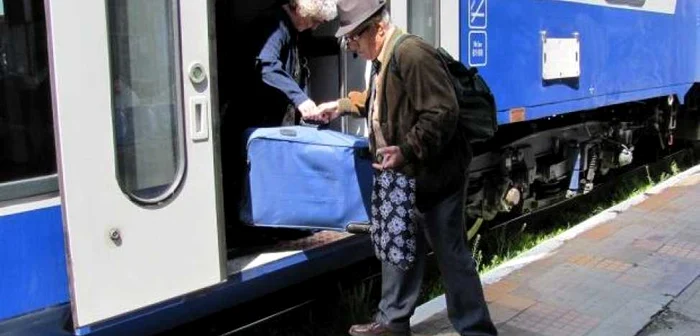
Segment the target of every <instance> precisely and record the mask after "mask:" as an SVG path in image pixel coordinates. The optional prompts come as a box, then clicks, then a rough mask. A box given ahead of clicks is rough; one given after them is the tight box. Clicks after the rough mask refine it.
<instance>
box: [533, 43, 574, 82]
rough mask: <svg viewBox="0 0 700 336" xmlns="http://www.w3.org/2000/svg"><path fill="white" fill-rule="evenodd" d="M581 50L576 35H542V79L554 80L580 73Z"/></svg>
mask: <svg viewBox="0 0 700 336" xmlns="http://www.w3.org/2000/svg"><path fill="white" fill-rule="evenodd" d="M580 52H581V47H580V43H579V40H578V37H573V38H548V37H547V36H546V35H544V33H543V37H542V79H544V80H554V79H564V78H573V77H578V76H580V75H581V63H580V62H579V60H580V57H579V53H580Z"/></svg>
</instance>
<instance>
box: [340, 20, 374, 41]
mask: <svg viewBox="0 0 700 336" xmlns="http://www.w3.org/2000/svg"><path fill="white" fill-rule="evenodd" d="M370 27H372V24H366V25H365V26H364V27H362V28H360V29H359V30H358V31H357V32H355V33H351V34H348V35H345V39H346V40H347V41H348V42H355V41H357V40H359V39H360V37H362V34H364V33H365V32H366V31H367V30H368V29H369V28H370Z"/></svg>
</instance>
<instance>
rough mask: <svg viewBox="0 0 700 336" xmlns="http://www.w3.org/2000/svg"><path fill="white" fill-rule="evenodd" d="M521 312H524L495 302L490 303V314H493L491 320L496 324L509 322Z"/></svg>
mask: <svg viewBox="0 0 700 336" xmlns="http://www.w3.org/2000/svg"><path fill="white" fill-rule="evenodd" d="M533 304H534V303H533ZM520 312H522V310H519V309H512V308H509V307H505V306H503V305H500V304H498V303H495V302H494V303H491V304H489V314H490V315H491V321H493V323H494V324H501V323H505V322H508V321H509V320H510V319H512V318H513V317H515V316H516V315H518V314H519V313H520Z"/></svg>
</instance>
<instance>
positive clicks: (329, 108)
mask: <svg viewBox="0 0 700 336" xmlns="http://www.w3.org/2000/svg"><path fill="white" fill-rule="evenodd" d="M316 113H317V115H318V116H319V117H320V118H321V119H322V120H323V121H324V122H326V123H329V122H331V121H333V120H335V119H336V118H338V117H339V116H340V110H339V109H338V102H337V101H332V102H327V103H323V104H321V105H318V107H317V108H316Z"/></svg>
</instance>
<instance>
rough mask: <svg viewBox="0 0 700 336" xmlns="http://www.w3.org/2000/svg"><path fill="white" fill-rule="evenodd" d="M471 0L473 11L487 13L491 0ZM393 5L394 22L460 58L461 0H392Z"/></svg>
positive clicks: (470, 4) (392, 16) (392, 15)
mask: <svg viewBox="0 0 700 336" xmlns="http://www.w3.org/2000/svg"><path fill="white" fill-rule="evenodd" d="M462 2H464V1H462ZM468 3H469V4H468V5H469V6H470V7H471V10H472V11H477V12H479V13H485V11H486V6H488V0H471V1H469V2H468ZM390 6H391V18H392V20H393V22H394V24H396V25H397V26H399V27H400V28H401V29H404V30H406V31H408V32H409V33H411V34H415V35H418V36H420V37H422V38H423V39H425V40H426V41H428V42H431V43H432V44H433V45H435V46H436V47H443V48H445V50H447V52H449V53H450V54H451V55H452V57H454V58H455V59H459V58H460V54H459V48H460V41H459V33H460V1H459V0H392V1H391V5H390ZM484 15H485V14H484Z"/></svg>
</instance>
